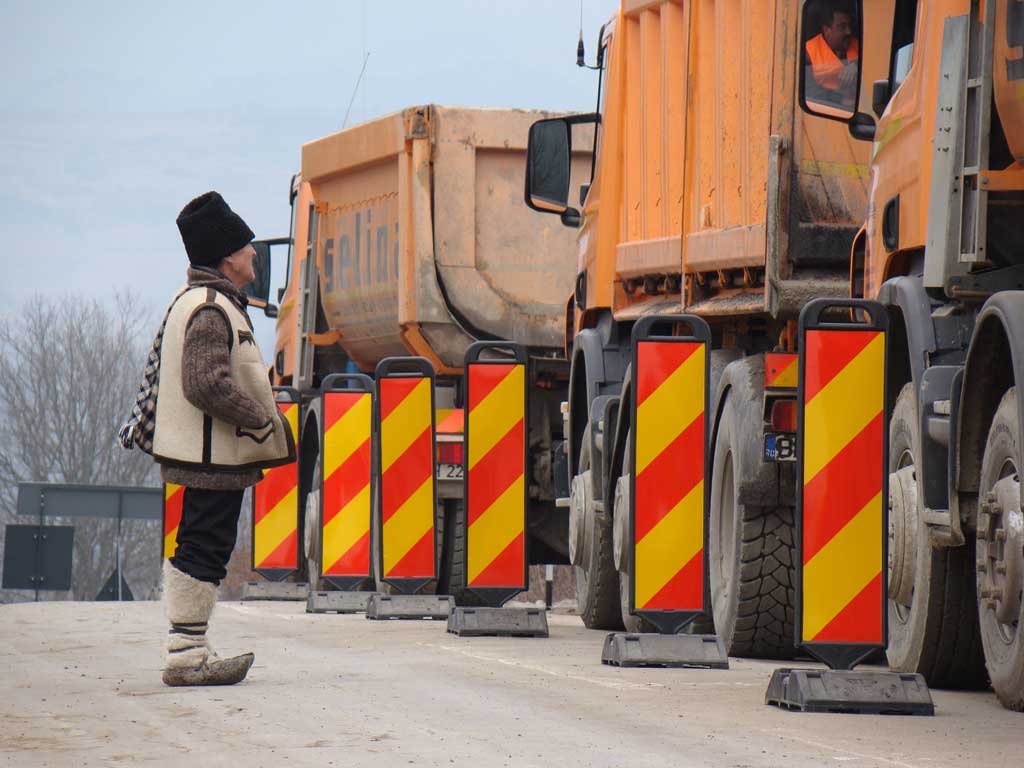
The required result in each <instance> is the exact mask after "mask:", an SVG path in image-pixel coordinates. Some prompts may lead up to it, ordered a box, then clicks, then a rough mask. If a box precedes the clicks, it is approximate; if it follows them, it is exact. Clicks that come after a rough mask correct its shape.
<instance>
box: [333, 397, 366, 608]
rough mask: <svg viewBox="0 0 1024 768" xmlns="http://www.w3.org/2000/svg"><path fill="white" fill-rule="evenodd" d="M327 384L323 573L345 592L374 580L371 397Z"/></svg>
mask: <svg viewBox="0 0 1024 768" xmlns="http://www.w3.org/2000/svg"><path fill="white" fill-rule="evenodd" d="M366 383H367V385H370V382H369V379H366ZM324 384H325V387H324V393H323V439H322V441H321V445H323V465H322V470H323V474H322V478H323V492H322V493H321V495H320V498H321V504H322V507H321V515H320V520H321V536H322V538H321V552H322V561H323V562H322V565H321V575H322V576H324V577H325V578H326V579H327V580H328V581H331V582H332V583H334V584H335V586H338V587H339V588H342V589H347V588H352V587H355V586H358V584H359V583H360V582H362V581H364V580H365V579H367V578H369V576H370V506H371V504H370V502H371V496H370V492H371V483H370V445H371V440H370V429H371V425H372V419H373V395H372V394H371V392H370V391H368V390H367V391H356V390H333V391H332V390H329V389H327V388H326V385H327V382H326V381H325V382H324Z"/></svg>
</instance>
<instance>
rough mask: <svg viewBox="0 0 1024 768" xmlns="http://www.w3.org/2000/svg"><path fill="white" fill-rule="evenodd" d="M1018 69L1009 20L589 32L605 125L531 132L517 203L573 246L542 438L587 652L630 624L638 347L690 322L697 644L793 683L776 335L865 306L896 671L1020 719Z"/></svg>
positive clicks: (790, 394) (784, 430)
mask: <svg viewBox="0 0 1024 768" xmlns="http://www.w3.org/2000/svg"><path fill="white" fill-rule="evenodd" d="M1022 46H1024V2H1021V0H988V1H986V2H979V0H930V1H929V2H918V1H917V0H856V1H854V0H850V1H844V2H830V0H811V1H810V2H800V1H799V0H771V2H726V1H725V0H714V1H711V0H708V1H706V2H690V0H652V1H651V2H630V1H625V0H624V2H623V3H622V8H621V10H620V11H619V12H618V14H617V15H616V16H615V17H614V18H613V19H612V20H611V21H609V22H608V23H607V24H606V25H605V26H604V27H603V28H602V30H601V33H600V35H599V39H598V50H597V53H596V69H598V70H599V82H598V101H597V109H596V111H595V112H594V113H593V114H590V115H577V116H571V117H563V118H553V119H546V120H543V121H539V122H537V123H536V124H534V125H533V126H532V128H531V131H530V140H529V148H528V156H527V187H526V201H527V204H528V205H529V206H530V207H532V208H534V209H535V210H538V211H541V212H545V213H553V214H556V215H558V216H559V218H560V219H561V221H562V223H563V224H565V225H567V227H569V228H571V229H576V230H578V232H577V234H578V238H577V245H578V264H577V273H576V275H575V285H574V288H575V290H574V293H573V296H572V299H571V300H570V302H569V306H568V311H567V329H566V330H567V337H566V348H567V350H568V358H569V361H570V366H571V370H570V381H569V391H568V398H567V405H566V407H565V409H564V411H565V437H566V450H567V455H568V466H569V474H570V476H571V493H570V499H569V501H568V503H569V509H570V521H569V537H570V538H569V543H568V544H569V546H568V549H569V552H570V558H571V562H572V563H573V564H574V565H575V566H576V573H577V587H578V598H579V605H580V610H581V613H582V615H583V619H584V621H585V623H586V624H587V626H589V627H594V628H608V629H611V628H618V627H621V626H623V624H626V625H627V627H628V628H637V623H638V620H637V618H636V617H635V616H634V615H632V614H631V613H630V611H629V606H628V600H627V599H626V596H627V595H629V594H631V592H632V585H631V584H630V583H629V579H630V575H629V573H628V569H627V568H624V567H623V565H622V564H623V563H624V562H625V553H624V552H621V551H619V548H620V547H622V546H623V544H622V542H624V541H625V539H626V536H625V535H623V534H622V530H623V528H624V526H626V525H627V523H626V520H627V519H628V512H629V511H628V509H627V505H628V504H629V498H630V497H629V494H628V492H626V491H625V490H624V489H628V487H629V486H628V483H629V478H628V476H627V474H626V470H627V469H628V467H629V466H630V462H629V461H628V460H626V459H624V456H625V453H626V448H627V446H628V445H629V444H630V441H629V436H630V433H631V430H633V428H634V425H633V424H631V423H630V420H631V418H632V416H631V413H630V409H629V408H627V407H620V403H628V402H629V401H630V400H629V398H630V391H631V388H632V386H633V383H632V375H631V370H630V360H631V356H632V350H631V348H630V344H631V342H630V333H631V329H632V327H633V325H634V324H635V323H636V321H637V320H639V319H640V318H643V317H645V316H648V315H652V314H659V315H664V314H681V313H688V314H692V315H698V316H700V317H702V318H704V319H705V320H706V321H707V322H708V323H709V324H710V326H711V329H712V345H711V350H712V351H711V353H710V356H709V363H708V366H709V380H710V387H711V389H710V393H711V413H710V414H709V417H710V418H711V419H713V423H712V426H711V429H710V430H709V435H710V437H709V441H710V444H709V446H708V453H709V454H710V456H711V461H710V467H709V470H708V476H707V477H705V482H706V483H709V484H710V487H711V501H710V520H709V532H708V544H707V547H708V551H707V555H706V556H707V558H708V559H709V561H710V563H709V566H710V567H709V571H710V581H711V598H712V606H713V623H714V629H715V630H716V631H717V633H718V634H719V635H720V636H721V637H722V638H723V640H724V641H725V643H726V646H727V647H728V649H729V651H730V653H731V654H733V655H740V656H763V657H772V658H786V657H792V655H793V653H794V650H795V649H794V626H793V624H794V612H795V599H796V594H795V585H794V579H795V569H796V560H795V558H796V556H797V549H796V543H797V542H796V541H795V531H794V523H795V521H794V510H795V505H796V501H795V498H794V495H795V493H794V487H795V486H796V480H797V478H796V467H797V463H796V462H795V461H794V459H798V458H799V457H800V454H801V452H802V449H803V446H801V445H799V444H798V442H797V432H798V430H797V425H796V407H795V406H796V398H797V390H796V383H797V377H796V370H797V365H798V362H799V361H798V358H799V356H800V355H802V354H803V352H804V350H801V349H799V348H798V334H797V332H796V330H797V318H798V316H799V314H800V311H801V309H802V308H803V307H804V306H805V305H806V304H807V302H808V301H809V300H811V299H813V298H816V297H822V296H828V297H853V298H865V299H874V300H876V301H878V302H880V303H881V304H883V305H884V306H885V308H886V309H887V311H888V313H889V316H890V320H891V325H890V333H889V343H888V347H887V350H888V352H887V357H886V360H885V371H886V381H887V385H886V386H887V390H888V392H887V400H888V403H889V405H890V410H889V413H888V414H886V418H887V420H888V421H887V424H888V465H889V466H888V471H889V488H890V513H889V518H890V530H889V545H888V552H889V578H888V625H889V646H888V651H887V654H888V660H889V663H890V665H891V666H892V668H893V669H895V670H898V671H914V672H921V673H922V674H923V675H924V676H925V677H926V678H927V680H928V682H929V684H931V685H933V686H938V687H942V686H950V687H974V686H982V685H985V684H986V683H987V682H988V681H989V680H990V681H991V684H992V686H993V688H994V690H995V691H996V693H997V694H998V695H999V697H1000V699H1001V700H1002V702H1003V703H1004V705H1006V706H1007V707H1010V708H1013V709H1017V710H1021V709H1024V598H1022V593H1024V519H1022V516H1021V507H1020V483H1019V474H1018V472H1019V463H1020V461H1021V460H1022V458H1024V457H1022V455H1021V449H1020V446H1021V439H1022V436H1024V408H1019V407H1018V403H1017V399H1016V389H1015V385H1016V382H1017V381H1024V227H1022V221H1024V217H1022V214H1024V164H1022V163H1024V48H1022ZM836 51H838V53H837V52H836ZM829 59H835V61H834V62H831V63H832V64H833V65H834V67H835V68H834V69H833V70H832V74H831V75H829V74H828V65H829V64H830V62H829ZM580 63H583V61H582V55H581V61H580ZM581 127H586V128H587V129H588V130H592V131H594V133H593V135H592V136H581V132H580V128H581ZM581 148H582V149H583V150H584V151H587V152H589V153H591V163H590V164H589V166H588V167H587V168H586V170H585V171H584V173H583V174H580V173H579V172H578V169H576V168H573V167H571V160H570V159H571V158H575V157H577V155H578V153H579V151H580V149H581ZM571 182H573V183H578V184H579V187H578V188H579V203H578V205H579V208H577V207H576V206H575V205H574V203H575V200H571V199H570V189H571V188H572V189H576V188H577V187H575V186H572V187H571V184H570V183H571ZM847 405H848V404H845V403H842V404H835V405H834V406H833V407H836V408H845V407H846V406H847ZM665 407H671V404H666V406H665ZM851 410H856V409H855V408H854V409H851ZM873 428H877V427H873ZM865 429H867V427H865ZM837 501H838V500H837Z"/></svg>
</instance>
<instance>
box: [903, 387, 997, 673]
mask: <svg viewBox="0 0 1024 768" xmlns="http://www.w3.org/2000/svg"><path fill="white" fill-rule="evenodd" d="M917 425H918V419H917V395H916V393H915V390H914V385H913V383H909V384H906V385H905V386H904V387H903V389H902V390H901V391H900V394H899V397H898V398H897V399H896V406H895V408H893V413H892V417H891V418H890V420H889V510H890V512H889V564H888V567H889V594H888V597H889V600H888V605H889V608H888V611H889V645H888V648H887V649H886V656H887V657H888V660H889V666H890V667H891V668H892V669H893V670H894V671H897V672H919V673H921V674H922V675H924V677H925V679H926V680H927V681H928V684H929V685H932V686H935V687H943V688H972V687H979V686H983V685H984V683H985V679H984V676H985V670H984V668H983V666H982V659H981V648H980V643H979V638H978V625H977V621H976V619H975V616H976V614H975V611H974V608H973V605H972V604H973V602H974V585H973V579H972V572H973V562H972V559H971V548H970V547H956V548H952V549H942V550H937V549H933V548H932V546H931V542H930V541H929V537H928V530H927V527H926V526H925V524H924V522H923V520H921V518H920V513H919V508H920V504H919V500H918V495H917V476H916V472H915V462H916V457H917V456H919V455H920V449H919V447H918V446H919V442H918V426H917Z"/></svg>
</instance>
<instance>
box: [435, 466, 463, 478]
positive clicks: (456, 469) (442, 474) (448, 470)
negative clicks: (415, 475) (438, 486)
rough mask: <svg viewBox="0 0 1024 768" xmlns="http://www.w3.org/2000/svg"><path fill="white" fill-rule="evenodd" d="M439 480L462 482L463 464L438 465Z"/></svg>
mask: <svg viewBox="0 0 1024 768" xmlns="http://www.w3.org/2000/svg"><path fill="white" fill-rule="evenodd" d="M437 479H438V480H461V479H462V465H461V464H438V465H437Z"/></svg>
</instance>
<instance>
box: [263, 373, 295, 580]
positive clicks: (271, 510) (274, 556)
mask: <svg viewBox="0 0 1024 768" xmlns="http://www.w3.org/2000/svg"><path fill="white" fill-rule="evenodd" d="M274 399H275V400H276V401H277V407H278V409H279V410H280V411H281V413H283V414H284V416H285V419H286V420H287V422H288V425H289V426H290V427H291V430H292V436H293V438H294V439H295V445H296V446H298V444H299V402H300V398H299V393H298V391H297V390H295V389H292V388H291V387H275V388H274ZM296 453H298V452H296ZM252 512H253V517H252V521H253V525H252V568H253V570H254V571H256V572H257V573H259V574H260V575H261V576H263V577H265V578H266V579H268V580H270V581H283V580H284V579H286V578H287V577H288V576H289V575H290V574H292V573H293V572H294V571H296V570H297V569H298V567H299V546H298V544H299V462H298V460H297V459H296V461H293V462H292V463H291V464H283V465H281V466H279V467H273V468H271V469H267V470H264V472H263V479H262V480H261V481H260V482H258V483H257V484H256V485H255V486H254V487H253V491H252Z"/></svg>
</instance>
